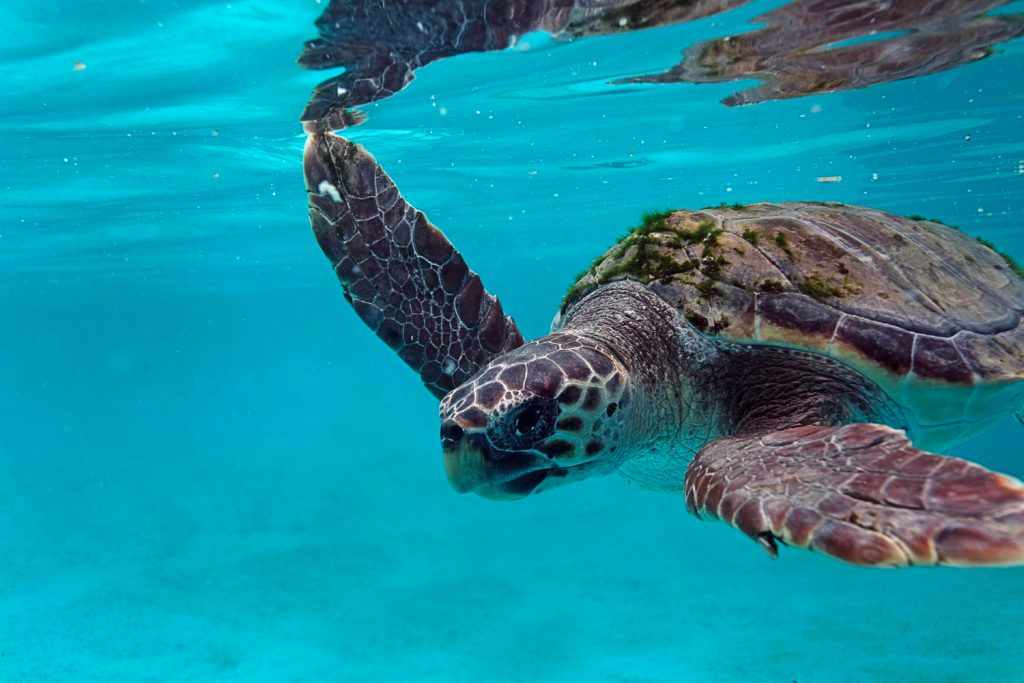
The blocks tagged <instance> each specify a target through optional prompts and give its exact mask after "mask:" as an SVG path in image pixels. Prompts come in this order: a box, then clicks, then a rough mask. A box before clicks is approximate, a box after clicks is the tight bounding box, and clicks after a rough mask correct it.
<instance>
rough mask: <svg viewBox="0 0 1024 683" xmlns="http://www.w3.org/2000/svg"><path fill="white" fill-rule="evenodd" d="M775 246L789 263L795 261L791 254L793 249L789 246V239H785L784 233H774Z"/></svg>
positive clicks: (793, 255)
mask: <svg viewBox="0 0 1024 683" xmlns="http://www.w3.org/2000/svg"><path fill="white" fill-rule="evenodd" d="M775 246H777V247H778V248H779V249H781V250H782V251H783V253H785V254H786V256H788V257H789V260H790V261H795V260H796V255H795V254H794V253H793V248H792V247H791V246H789V238H788V237H786V233H784V232H777V233H775Z"/></svg>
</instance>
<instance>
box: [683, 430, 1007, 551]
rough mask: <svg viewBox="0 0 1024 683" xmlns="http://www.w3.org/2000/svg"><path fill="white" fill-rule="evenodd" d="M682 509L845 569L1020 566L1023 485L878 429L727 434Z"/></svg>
mask: <svg viewBox="0 0 1024 683" xmlns="http://www.w3.org/2000/svg"><path fill="white" fill-rule="evenodd" d="M685 493H686V505H687V507H688V508H689V510H690V511H691V512H692V513H694V514H695V515H698V516H700V515H701V514H702V513H703V514H705V515H708V516H710V517H714V518H717V519H721V520H724V521H725V522H726V523H728V524H730V525H732V526H734V527H736V528H737V529H739V530H740V531H742V532H743V533H745V534H747V535H748V536H750V537H751V538H753V539H754V540H756V541H757V542H758V543H760V544H761V546H762V547H763V548H764V549H765V550H767V551H768V552H769V554H771V555H772V556H774V555H775V554H776V546H775V542H776V541H777V540H779V541H782V542H783V543H785V544H787V545H793V546H797V547H801V548H809V549H811V550H817V551H819V552H823V553H826V554H828V555H831V556H833V557H835V558H838V559H840V560H843V561H845V562H851V563H853V564H859V565H865V566H905V565H912V564H918V565H935V564H945V565H961V566H968V565H975V566H977V565H1019V564H1024V486H1022V485H1021V483H1020V482H1018V481H1016V480H1014V479H1011V478H1009V477H1006V476H1004V475H1001V474H997V473H995V472H991V471H989V470H986V469H985V468H983V467H981V466H979V465H975V464H973V463H969V462H967V461H965V460H960V459H958V458H951V457H947V456H942V455H935V454H933V453H926V452H925V451H922V450H919V449H917V448H914V447H913V446H912V445H911V444H910V442H909V441H908V440H907V439H906V438H905V437H904V436H903V433H902V432H899V431H896V430H894V429H890V428H888V427H884V426H882V425H877V424H851V425H844V426H842V427H818V426H809V427H795V428H792V429H786V430H783V431H779V432H772V433H769V434H757V435H750V436H739V437H725V438H721V439H716V440H714V441H712V442H711V443H709V444H708V445H706V446H705V447H704V448H702V449H701V451H700V452H699V453H698V454H697V456H696V458H694V460H693V462H692V463H690V466H689V469H688V470H687V472H686V483H685Z"/></svg>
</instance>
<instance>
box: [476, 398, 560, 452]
mask: <svg viewBox="0 0 1024 683" xmlns="http://www.w3.org/2000/svg"><path fill="white" fill-rule="evenodd" d="M557 418H558V403H557V401H555V400H554V399H550V398H534V399H533V400H532V401H528V402H526V403H524V404H522V405H520V406H518V407H516V408H513V409H512V410H510V411H509V412H507V413H505V414H504V415H501V416H499V417H498V419H497V420H496V421H495V422H494V423H493V424H492V426H491V428H490V429H489V430H488V432H489V436H490V438H491V442H492V443H494V445H495V446H497V447H498V448H505V449H509V450H522V449H525V448H531V447H532V446H533V445H534V444H536V443H537V442H538V441H540V440H541V439H545V438H547V437H549V436H551V433H552V432H553V431H554V428H555V420H556V419H557Z"/></svg>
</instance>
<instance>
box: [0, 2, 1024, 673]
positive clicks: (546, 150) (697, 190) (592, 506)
mask: <svg viewBox="0 0 1024 683" xmlns="http://www.w3.org/2000/svg"><path fill="white" fill-rule="evenodd" d="M772 6H773V4H772V3H766V2H756V3H753V4H751V5H748V6H746V7H744V8H741V9H739V10H736V11H733V12H730V13H728V14H725V15H721V16H718V17H712V18H708V19H705V20H702V21H698V22H695V23H692V24H688V25H684V26H677V27H669V28H664V29H659V30H654V31H647V32H641V33H634V34H626V35H619V36H613V37H609V38H602V39H596V40H594V39H592V40H585V41H578V42H574V43H563V42H557V41H553V40H551V39H550V38H546V37H543V36H539V35H538V36H530V37H528V38H527V39H526V40H524V41H522V43H520V47H519V48H517V49H513V50H510V51H507V52H504V53H495V54H485V55H467V56H463V57H459V58H456V59H452V60H448V61H443V62H439V63H436V64H434V65H431V66H430V67H428V68H426V69H423V70H422V71H421V72H419V73H418V78H417V80H416V82H415V83H413V84H412V85H411V86H410V87H409V88H408V89H407V90H405V91H403V92H402V93H400V94H399V95H397V96H396V97H394V98H392V99H390V100H386V101H383V102H380V103H378V104H377V105H373V106H370V107H368V108H367V113H368V114H369V121H368V122H367V124H365V125H364V126H362V127H360V128H358V129H354V130H352V131H350V134H351V135H352V137H354V138H355V139H358V140H359V141H361V142H364V143H365V144H366V145H367V146H368V147H369V148H370V149H371V150H372V151H373V153H374V154H375V155H376V156H377V157H378V159H379V160H380V161H381V163H382V164H384V166H385V168H387V169H388V170H389V171H390V172H391V173H392V174H393V176H394V177H395V179H396V181H397V182H398V184H399V186H400V187H401V188H402V189H403V191H404V192H405V194H406V196H407V197H408V198H409V199H410V201H412V202H413V203H414V204H415V205H416V206H417V207H418V208H421V209H423V210H424V211H426V212H427V214H428V215H429V216H430V217H431V219H432V220H433V221H434V222H435V223H436V224H437V225H439V226H441V227H442V229H444V230H445V231H446V232H447V234H448V235H449V236H450V238H451V239H452V241H453V242H454V243H455V244H456V245H457V246H458V247H459V248H460V249H461V250H462V252H463V254H464V255H465V257H466V259H467V261H468V262H469V263H470V265H471V266H472V267H473V268H474V269H475V270H477V271H478V272H479V273H481V275H482V276H483V278H484V280H485V282H486V283H487V286H488V288H489V289H490V290H491V291H492V292H495V293H497V294H499V295H500V296H501V298H502V301H503V303H504V304H505V306H506V310H508V311H509V312H511V313H512V314H513V315H514V316H515V317H516V318H517V320H518V321H519V322H520V325H521V326H522V328H523V330H524V332H525V333H526V334H527V336H537V335H540V334H542V333H544V332H545V331H546V329H547V325H548V322H549V321H550V318H551V316H552V314H553V313H554V311H555V308H556V306H557V303H558V301H559V299H560V296H561V294H562V292H563V291H564V289H565V287H567V286H568V285H569V284H570V283H571V278H572V275H573V274H574V273H575V272H577V271H578V270H579V269H580V268H582V267H583V266H585V265H586V264H588V263H589V262H590V259H591V258H592V257H593V256H595V255H596V254H597V253H598V252H599V251H600V250H603V249H604V248H606V247H607V246H608V245H609V243H610V242H611V241H612V240H613V239H614V238H615V237H616V236H618V235H619V234H621V233H622V232H623V230H624V229H625V228H626V227H628V226H629V225H631V224H633V223H634V222H635V221H636V219H637V217H638V216H639V215H640V214H641V213H642V212H644V211H646V210H650V209H660V208H665V207H700V206H706V205H709V204H717V203H719V202H720V201H728V202H730V203H731V202H752V201H758V200H791V199H809V200H826V201H841V202H853V203H864V204H869V205H872V206H877V207H880V208H883V209H888V210H891V211H895V212H897V213H904V214H923V215H926V216H933V217H937V218H941V219H943V220H945V221H946V222H948V223H951V224H955V225H959V226H961V227H962V228H963V229H964V230H966V231H968V232H970V233H972V234H979V235H982V236H984V237H986V238H988V239H991V240H993V241H995V242H996V243H998V244H999V245H1001V246H1002V248H1003V249H1004V250H1005V251H1007V252H1008V253H1010V254H1011V255H1014V256H1016V257H1017V258H1018V259H1020V260H1024V231H1022V229H1021V215H1022V211H1024V123H1022V116H1024V88H1022V87H1021V85H1022V82H1024V81H1022V77H1021V74H1022V72H1024V42H1021V41H1017V42H1010V43H1008V44H1006V45H1004V46H1002V47H1000V48H999V49H998V50H997V54H996V55H995V56H993V57H992V58H990V59H987V60H984V61H981V62H979V63H976V64H972V65H970V66H966V67H963V68H959V69H957V70H954V71H950V72H945V73H941V74H937V75H933V76H928V77H923V78H920V79H915V80H911V81H903V82H897V83H891V84H888V85H883V86H877V87H872V88H870V89H866V90H861V91H856V92H851V93H845V94H838V95H828V96H820V97H813V98H804V99H797V100H790V101H785V102H769V103H765V104H760V105H756V106H752V107H746V108H739V109H727V108H725V107H723V106H721V105H720V104H718V100H719V99H721V98H723V97H725V96H727V95H728V94H730V93H732V92H733V91H734V90H736V89H739V88H740V87H743V86H745V85H749V83H741V84H724V85H701V86H697V85H687V84H681V85H663V86H656V85H650V86H647V85H645V86H608V85H606V82H607V81H609V80H611V79H613V78H617V77H622V76H627V75H631V74H636V73H645V72H650V71H654V70H660V69H663V68H666V67H668V66H671V65H672V64H675V63H676V62H677V61H678V57H679V53H680V51H681V50H682V49H683V48H684V47H685V46H687V45H690V44H692V43H693V42H695V41H697V40H702V39H708V38H713V37H718V36H722V35H729V34H735V33H738V32H741V31H743V30H748V29H749V28H750V26H751V25H750V24H749V23H748V21H749V20H750V19H751V18H753V17H755V16H757V15H758V14H759V13H761V12H763V11H765V10H766V9H768V8H770V7H772ZM321 10H322V5H320V4H318V3H317V2H312V1H308V0H306V1H304V2H301V3H299V2H274V1H272V0H241V1H235V2H231V3H210V2H197V1H185V0H178V2H175V3H173V4H172V3H147V2H128V1H123V2H100V3H81V2H68V1H64V0H59V1H57V2H51V3H35V2H25V1H23V0H14V1H13V2H12V1H8V2H6V3H4V4H3V6H0V25H2V26H4V27H5V39H4V41H3V43H2V45H0V82H2V83H4V90H3V93H2V94H0V143H2V144H0V169H2V176H0V187H2V189H3V193H2V195H0V324H2V325H3V334H2V335H0V387H2V393H0V548H2V550H3V554H2V560H0V680H3V681H33V682H36V681H62V682H63V681H96V682H104V683H106V682H109V681H133V682H134V681H159V682H164V681H216V682H221V681H245V682H247V683H252V682H262V681H268V682H269V681H274V682H277V681H406V680H408V681H484V680H486V681H574V680H580V681H621V682H628V683H640V682H653V681H659V682H660V681H666V682H667V681H688V682H700V683H703V682H720V681H754V682H757V681H771V682H779V683H790V681H800V683H833V682H849V683H853V682H857V683H861V682H863V681H899V682H901V683H910V682H918V681H920V682H922V683H924V682H927V683H938V682H948V683H952V682H959V681H968V680H969V681H1020V680H1024V654H1022V653H1024V629H1022V627H1021V623H1022V621H1021V611H1022V607H1024V572H1022V570H1020V569H1009V570H971V571H958V570H923V569H917V570H906V571H867V570H861V569H856V568H852V567H847V566H844V565H841V564H839V563H837V562H834V561H832V560H829V559H825V558H823V557H820V556H816V555H814V554H811V553H806V552H800V551H793V550H790V551H783V556H782V557H781V559H780V560H778V561H776V562H772V561H769V560H768V559H767V558H766V557H765V556H764V555H763V554H762V553H761V552H760V551H759V550H758V549H757V547H756V546H755V545H754V544H752V543H750V542H749V541H748V540H747V539H745V538H743V537H742V536H741V535H740V534H738V533H736V532H735V531H732V530H730V529H728V528H726V527H725V526H724V525H721V524H710V523H702V522H699V521H697V520H695V519H693V518H691V517H689V516H688V515H687V514H686V511H685V509H684V506H683V502H682V500H681V499H680V498H677V497H674V496H670V495H659V494H653V493H649V492H645V491H642V490H640V489H638V488H636V487H630V486H627V485H626V484H625V483H624V482H623V481H621V480H619V479H618V478H616V477H610V478H607V479H603V480H596V481H591V482H587V483H583V484H578V485H575V486H572V487H567V488H565V489H559V490H557V491H554V492H552V493H551V494H549V495H543V496H539V497H536V498H533V499H529V500H526V501H521V502H517V503H513V504H500V503H494V502H489V501H485V500H482V499H479V498H476V497H470V496H457V495H456V494H454V493H452V492H451V491H450V489H449V488H448V485H447V483H446V481H445V479H444V474H443V469H442V466H441V459H440V453H439V447H438V443H437V428H438V424H437V421H436V403H435V402H434V401H433V399H431V397H430V396H429V395H428V394H427V393H426V392H425V391H424V390H423V389H422V388H420V386H419V385H418V382H417V380H416V379H415V377H414V376H413V375H412V374H411V373H410V372H409V371H408V370H407V369H406V368H405V367H404V366H403V365H402V364H401V362H400V361H399V360H398V359H397V358H396V357H394V356H393V355H392V354H391V353H390V352H389V351H388V350H387V349H386V348H385V347H384V346H383V345H382V344H380V343H379V342H378V340H377V339H376V338H374V337H373V335H372V334H371V333H370V332H369V331H368V330H366V329H365V328H364V327H363V326H362V324H361V323H360V322H359V321H358V319H357V318H356V317H355V315H354V314H353V313H352V311H351V310H349V308H348V307H347V306H346V304H345V303H344V301H343V300H342V297H341V292H340V289H339V288H338V286H337V282H336V280H335V279H334V276H333V274H332V273H331V270H330V268H329V267H328V264H327V263H326V261H325V259H324V258H323V256H322V255H321V253H320V252H319V249H318V248H317V247H316V244H315V243H314V241H313V239H312V236H311V234H310V233H309V229H308V223H307V219H306V216H305V210H306V209H305V194H304V190H303V185H302V178H301V165H300V157H301V149H302V144H303V135H302V133H301V127H300V126H299V125H298V123H297V121H296V117H297V115H298V113H299V111H300V110H301V108H302V105H303V103H304V102H305V99H306V97H307V95H308V92H309V90H310V88H311V87H312V86H313V85H314V84H315V83H316V82H318V81H319V80H320V79H321V78H322V77H323V76H324V75H323V74H310V73H304V72H302V71H301V70H300V69H298V68H297V67H296V66H294V58H295V56H296V54H297V53H298V50H299V48H300V46H301V42H302V41H303V40H305V39H307V38H311V37H313V35H314V30H313V26H312V21H313V20H314V18H315V17H316V16H317V15H318V14H319V12H320V11H321ZM1007 11H1024V5H1022V4H1021V3H1017V4H1016V6H1015V7H1011V8H1009V10H1007ZM76 62H80V63H81V64H82V65H83V66H84V69H82V68H79V70H76V69H75V68H74V67H75V64H76ZM824 176H841V177H842V180H841V182H836V183H822V182H818V180H817V179H818V178H819V177H824ZM1022 437H1024V431H1022V428H1021V427H1020V426H1019V425H1017V424H1016V423H1014V422H1013V421H1012V420H1010V419H1009V418H1008V419H1007V420H1006V421H1005V422H1004V423H1003V424H1001V425H1000V426H999V427H998V428H997V429H995V430H993V431H991V432H989V433H988V434H986V435H985V436H983V437H981V438H978V439H976V440H974V441H972V442H970V443H967V444H964V445H963V446H962V447H960V448H958V449H957V451H956V454H959V455H963V456H967V457H970V458H972V459H975V460H977V461H979V462H982V463H983V464H985V465H987V466H989V467H992V468H995V469H999V470H1002V471H1005V472H1008V473H1011V474H1014V475H1016V476H1018V477H1024V448H1022V447H1021V442H1022Z"/></svg>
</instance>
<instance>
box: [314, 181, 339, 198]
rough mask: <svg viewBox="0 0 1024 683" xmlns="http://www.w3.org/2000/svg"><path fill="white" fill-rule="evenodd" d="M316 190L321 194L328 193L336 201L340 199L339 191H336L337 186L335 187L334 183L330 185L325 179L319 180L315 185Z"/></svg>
mask: <svg viewBox="0 0 1024 683" xmlns="http://www.w3.org/2000/svg"><path fill="white" fill-rule="evenodd" d="M316 190H317V192H319V193H320V194H322V195H324V194H326V195H330V197H331V199H333V200H334V201H336V202H340V201H341V193H340V192H338V188H336V187H335V186H334V185H331V183H329V182H328V181H326V180H321V181H320V184H319V185H317V186H316Z"/></svg>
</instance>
